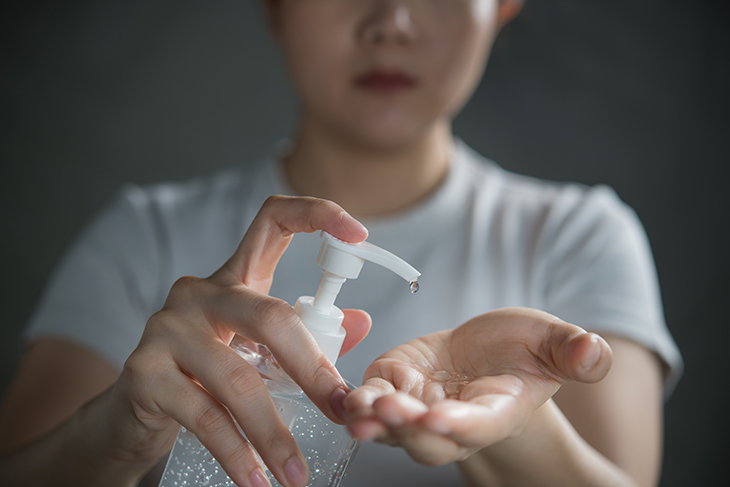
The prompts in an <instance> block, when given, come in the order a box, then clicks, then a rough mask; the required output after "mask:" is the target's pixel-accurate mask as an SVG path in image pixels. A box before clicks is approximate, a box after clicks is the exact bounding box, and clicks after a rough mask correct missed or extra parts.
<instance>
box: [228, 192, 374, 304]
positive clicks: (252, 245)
mask: <svg viewBox="0 0 730 487" xmlns="http://www.w3.org/2000/svg"><path fill="white" fill-rule="evenodd" d="M317 230H324V231H325V232H327V233H330V234H331V235H333V236H335V237H337V238H339V239H340V240H344V241H346V242H361V241H363V240H365V239H366V238H367V236H368V232H367V229H366V228H365V227H364V226H363V225H362V224H361V223H360V222H358V221H357V220H355V219H354V218H352V217H351V216H350V215H349V214H348V213H347V212H346V211H345V210H343V209H342V207H340V206H339V205H337V204H335V203H333V202H331V201H327V200H322V199H317V198H305V197H290V196H272V197H269V198H268V199H267V200H266V202H265V203H264V204H263V206H262V207H261V209H260V210H259V213H258V214H257V215H256V217H255V218H254V220H253V222H252V223H251V226H250V227H249V228H248V230H247V232H246V235H245V236H244V237H243V240H242V241H241V244H240V245H239V247H238V249H237V250H236V252H235V253H234V254H233V256H232V257H231V258H230V259H229V260H228V262H226V264H225V265H224V266H223V268H222V269H221V271H219V273H230V274H231V275H232V276H234V277H235V278H236V279H238V280H239V281H240V282H242V283H244V284H245V285H247V286H249V287H251V288H252V289H255V290H257V291H259V292H263V293H268V290H269V287H270V286H271V279H272V277H273V274H274V269H275V267H276V264H277V263H278V262H279V259H280V258H281V255H282V254H283V253H284V251H285V250H286V248H287V246H288V245H289V242H290V241H291V236H292V235H293V234H294V233H297V232H307V233H310V232H315V231H317Z"/></svg>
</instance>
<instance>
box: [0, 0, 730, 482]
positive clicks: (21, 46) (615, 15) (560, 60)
mask: <svg viewBox="0 0 730 487" xmlns="http://www.w3.org/2000/svg"><path fill="white" fill-rule="evenodd" d="M19 4H20V5H19V6H16V7H15V10H14V11H13V12H9V11H6V12H5V13H4V14H3V15H2V17H3V19H2V23H3V24H4V25H3V27H2V30H1V31H0V36H2V40H3V42H2V46H3V47H2V52H1V54H0V161H1V164H2V166H0V167H2V173H0V176H1V178H0V228H1V229H2V247H1V250H2V258H1V259H0V262H2V268H1V270H2V303H3V316H2V326H0V343H1V348H0V371H1V372H0V393H3V392H4V391H5V390H6V388H7V385H8V382H9V380H10V377H11V375H12V372H13V370H14V368H15V366H16V364H17V359H18V357H19V351H18V347H17V341H16V340H17V336H18V333H19V331H20V328H21V327H22V326H23V324H24V323H25V321H26V320H27V318H28V316H29V314H30V312H31V310H32V309H33V306H34V304H35V302H36V300H37V299H38V296H39V294H40V292H41V290H42V287H43V283H44V281H45V280H46V278H47V277H48V274H49V273H50V271H51V269H52V268H53V265H54V263H55V262H56V261H57V260H58V259H59V257H60V255H61V253H62V252H63V250H64V249H65V248H66V246H67V245H68V244H69V243H70V241H71V239H72V238H73V236H74V235H75V234H76V233H77V232H78V231H79V229H80V227H81V226H82V225H83V223H84V222H85V221H86V220H87V219H88V218H89V217H90V215H91V214H92V213H93V212H94V211H95V210H97V209H98V208H99V207H100V206H101V205H103V204H104V203H105V202H106V201H108V200H109V199H110V198H111V196H112V195H113V194H114V193H115V192H116V191H117V189H118V188H119V187H120V185H121V184H123V183H124V182H126V181H135V182H138V183H145V182H151V181H157V180H162V179H183V178H187V177H190V176H193V175H198V174H203V173H206V172H209V171H211V170H213V169H215V168H218V167H222V166H226V165H231V164H245V163H247V162H248V161H251V160H253V159H255V158H256V157H258V156H261V155H262V154H266V153H267V152H269V151H270V150H271V148H272V145H273V144H274V143H275V141H276V140H278V139H279V138H280V137H281V136H283V135H287V134H288V133H289V130H290V128H291V127H292V125H293V120H294V117H295V114H296V105H295V100H294V97H293V96H292V94H291V92H290V89H289V86H288V82H287V81H286V76H285V73H284V70H283V67H282V65H281V62H280V60H279V57H278V54H277V51H276V49H275V47H274V46H273V45H272V44H271V43H270V42H269V40H268V38H267V34H266V30H265V27H264V24H263V21H262V17H261V14H260V11H259V8H258V6H257V5H256V2H255V1H254V0H238V1H233V0H215V1H205V2H204V1H192V0H175V1H172V0H157V1H140V0H136V1H132V0H125V1H121V0H107V1H101V0H100V1H96V2H91V1H77V2H51V1H28V2H19ZM728 5H729V3H728V2H727V1H725V0H717V1H710V0H703V1H700V0H691V1H687V0H684V1H669V0H667V1H659V0H562V1H560V0H532V1H531V2H530V3H529V4H528V6H527V7H526V9H525V11H524V12H523V13H522V14H521V16H520V17H519V18H518V20H517V21H515V22H514V23H513V24H512V25H510V26H508V28H507V29H506V30H505V31H504V32H503V33H502V35H501V36H500V39H499V41H498V44H497V46H496V48H495V52H494V54H493V56H492V59H491V61H490V64H489V67H488V69H487V73H486V75H485V79H484V81H483V82H482V84H481V85H480V87H479V89H478V91H477V93H476V95H475V96H474V99H473V100H472V102H471V104H470V105H469V106H468V107H467V108H466V109H465V110H464V112H463V113H462V114H461V115H460V116H459V118H458V119H457V121H456V124H455V127H456V131H457V133H458V134H459V135H460V136H462V137H463V138H464V139H465V140H466V141H467V142H468V143H469V144H471V145H472V146H473V147H474V148H476V149H477V150H479V151H481V152H482V153H483V154H485V155H487V156H490V157H492V158H493V159H495V160H496V161H497V162H499V163H500V164H501V165H502V166H503V167H505V168H507V169H510V170H513V171H517V172H522V173H527V174H531V175H535V176H539V177H544V178H548V179H555V180H573V181H581V182H584V183H589V184H594V183H599V182H601V183H607V184H610V185H611V186H613V187H614V188H615V189H616V190H617V191H618V193H619V195H620V196H621V197H622V198H623V199H624V200H625V201H626V202H627V203H629V204H630V205H631V206H633V207H634V208H635V209H636V210H637V212H638V214H639V216H640V218H641V220H642V221H643V223H644V225H645V227H646V230H647V232H648V235H649V238H650V241H651V244H652V247H653V250H654V253H655V257H656V262H657V267H658V272H659V277H660V280H661V286H662V291H663V297H664V304H665V311H666V316H667V320H668V323H669V327H670V329H671V331H672V333H673V334H674V337H675V338H676V340H677V342H678V343H679V346H680V348H681V350H682V352H683V354H684V358H685V360H686V367H687V370H686V373H685V375H684V377H683V379H682V381H681V382H680V384H679V386H678V388H677V389H676V391H675V393H674V395H673V396H672V398H671V399H670V400H669V402H668V403H667V407H666V452H665V464H664V471H663V481H662V485H663V486H665V487H669V486H687V485H717V484H718V483H719V482H720V479H723V478H726V476H725V475H724V469H723V463H726V462H727V460H728V459H729V457H730V455H728V453H729V451H728V450H729V449H728V447H727V446H726V443H725V441H724V440H725V437H726V436H727V433H730V430H729V428H728V424H729V422H728V419H727V413H726V402H725V399H726V398H727V392H726V391H725V389H726V388H727V385H728V380H727V375H726V374H727V372H728V367H727V366H726V358H727V356H728V352H727V349H728V339H729V338H730V336H729V335H730V334H729V333H728V318H727V315H726V313H725V306H724V305H723V303H724V302H725V301H724V300H725V299H727V296H728V295H729V294H730V284H728V282H729V281H730V259H729V257H728V252H727V250H728V247H729V246H728V224H729V223H730V218H729V213H728V210H729V209H730V205H729V203H730V201H729V197H728V191H727V190H726V178H727V176H728V170H727V166H728V162H730V149H729V148H728V140H729V139H730V137H728V136H729V135H730V95H728V89H729V88H730V22H729V19H730V16H728Z"/></svg>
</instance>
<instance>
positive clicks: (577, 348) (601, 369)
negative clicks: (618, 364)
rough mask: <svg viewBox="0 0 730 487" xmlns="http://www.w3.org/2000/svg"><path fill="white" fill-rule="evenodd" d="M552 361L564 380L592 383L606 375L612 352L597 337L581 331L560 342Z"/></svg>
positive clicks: (604, 341) (610, 363)
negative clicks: (564, 377)
mask: <svg viewBox="0 0 730 487" xmlns="http://www.w3.org/2000/svg"><path fill="white" fill-rule="evenodd" d="M553 360H554V363H555V365H556V366H557V367H558V369H559V370H560V371H561V372H562V374H563V375H564V376H566V378H568V379H572V380H575V381H577V382H587V383H594V382H598V381H600V380H601V379H603V378H604V377H605V376H606V374H608V371H609V369H610V368H611V365H612V364H613V352H612V351H611V347H610V346H609V345H608V343H607V342H606V340H604V339H603V338H601V337H600V336H599V335H597V334H595V333H587V332H584V331H583V332H581V333H578V334H573V335H570V336H568V337H566V338H565V339H564V340H562V342H561V343H560V344H559V345H558V347H557V349H555V350H554V352H553Z"/></svg>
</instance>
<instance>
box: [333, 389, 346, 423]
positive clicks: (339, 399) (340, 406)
mask: <svg viewBox="0 0 730 487" xmlns="http://www.w3.org/2000/svg"><path fill="white" fill-rule="evenodd" d="M345 396H347V392H346V391H345V390H344V389H337V390H335V392H333V393H332V396H330V407H331V408H332V411H334V412H335V414H336V415H337V417H338V418H340V419H341V420H342V421H343V422H344V421H345V416H347V409H345Z"/></svg>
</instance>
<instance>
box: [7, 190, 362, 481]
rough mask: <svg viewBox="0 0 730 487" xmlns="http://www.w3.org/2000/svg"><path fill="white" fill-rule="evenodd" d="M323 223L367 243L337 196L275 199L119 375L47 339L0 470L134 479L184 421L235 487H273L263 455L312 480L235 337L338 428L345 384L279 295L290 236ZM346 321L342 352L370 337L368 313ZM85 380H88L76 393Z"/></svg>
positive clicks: (21, 477)
mask: <svg viewBox="0 0 730 487" xmlns="http://www.w3.org/2000/svg"><path fill="white" fill-rule="evenodd" d="M319 229H323V230H326V231H328V232H329V233H331V234H333V235H335V236H337V237H338V238H341V239H343V240H346V241H351V242H357V241H360V240H363V239H364V238H365V236H366V235H367V231H366V230H365V228H364V227H362V225H360V224H359V223H357V222H356V221H354V220H352V218H351V217H349V215H347V214H346V213H344V212H343V211H342V209H341V208H340V207H338V206H337V205H335V204H333V203H331V202H327V201H323V200H316V199H313V198H287V197H274V198H270V199H269V200H268V201H267V203H266V204H265V205H264V206H263V207H262V209H261V211H260V212H259V214H258V215H257V217H256V219H254V221H253V223H252V224H251V226H250V228H249V230H248V232H247V233H246V235H245V236H244V238H243V240H242V242H241V245H240V246H239V248H238V250H237V251H236V252H235V253H234V255H233V256H232V257H231V258H230V259H229V261H228V262H226V263H225V264H224V265H223V266H222V267H221V268H220V269H219V270H218V271H216V272H215V273H214V274H213V275H212V276H210V277H209V278H207V279H198V278H193V277H185V278H182V279H180V280H178V281H177V282H176V283H175V285H174V286H173V288H172V289H171V290H170V293H169V295H168V297H167V300H166V302H165V305H164V307H163V309H162V310H161V311H159V312H158V313H156V314H155V315H153V316H152V317H151V318H150V319H149V320H148V322H147V326H146V327H145V331H144V333H143V336H142V338H141V340H140V342H139V345H138V347H137V349H136V350H135V351H134V352H133V353H132V355H131V356H130V357H129V359H128V360H127V361H126V363H125V365H124V368H123V370H122V371H121V373H120V375H119V377H118V378H117V379H116V381H115V380H114V378H115V377H114V376H115V375H116V374H115V371H113V370H110V369H109V367H108V366H107V367H106V370H105V366H104V364H101V365H102V366H101V367H100V368H99V370H96V371H93V370H88V369H89V368H93V367H95V366H98V365H99V362H100V361H101V359H98V358H96V357H93V356H91V357H90V356H86V357H83V354H82V355H81V356H80V357H81V358H80V360H79V361H75V360H74V357H73V355H74V354H75V353H76V352H78V348H77V347H73V346H69V345H68V344H65V345H59V344H58V343H57V344H56V345H54V346H55V347H56V349H55V351H53V350H50V351H51V352H53V354H55V355H53V359H50V357H48V356H46V355H45V352H49V348H48V347H49V345H48V344H46V345H43V344H42V343H39V344H37V345H35V346H33V347H32V348H31V349H30V351H29V355H28V357H27V359H26V360H25V361H24V365H23V367H22V368H21V373H20V375H19V378H18V380H17V381H16V385H15V386H14V388H13V391H12V392H11V394H10V396H9V398H8V399H7V401H6V406H5V407H4V408H3V409H4V411H5V412H4V414H3V415H2V417H1V418H0V431H2V432H3V433H5V432H8V434H9V435H10V436H11V437H12V438H13V441H12V447H11V448H10V449H9V450H7V451H4V452H2V458H0V476H2V478H3V479H4V480H6V481H8V482H9V483H13V484H17V485H23V483H25V484H29V485H54V484H58V485H108V486H114V485H120V486H121V485H132V484H133V483H134V482H136V481H137V480H138V479H139V478H140V477H141V476H142V475H143V474H144V472H146V471H147V470H148V469H149V468H150V467H151V466H152V465H154V464H155V462H156V461H157V460H158V459H159V458H160V457H162V456H163V455H165V454H166V453H167V452H168V451H169V449H170V447H171V445H172V442H173V441H174V438H175V435H176V433H177V430H178V428H179V425H183V426H185V427H186V428H188V429H189V430H191V431H193V432H194V433H195V434H196V435H197V436H198V438H199V439H200V440H201V442H202V443H203V444H204V445H205V446H206V447H207V448H208V449H209V450H210V451H211V453H213V455H215V457H216V459H218V461H219V462H220V464H221V466H222V467H223V468H224V469H225V470H226V472H227V473H228V474H229V475H230V477H231V478H232V479H233V480H234V481H235V482H236V483H237V485H242V486H248V485H251V484H252V483H255V481H256V480H259V481H261V482H266V478H265V476H264V474H263V469H262V466H261V464H260V462H259V460H258V458H257V453H258V454H259V455H260V456H261V458H262V459H263V461H264V462H266V464H267V465H268V467H269V469H270V470H271V471H272V472H273V473H274V475H275V476H276V477H277V479H278V480H279V481H280V482H281V483H282V484H283V485H285V486H287V487H294V486H297V485H304V484H305V483H306V482H307V472H306V468H307V467H306V463H305V462H303V459H302V458H301V457H302V455H301V452H299V450H298V448H297V446H296V443H295V442H294V439H293V438H292V437H291V435H290V434H288V431H287V429H286V425H284V424H283V422H282V421H281V418H280V417H279V415H278V413H277V411H276V408H275V406H274V404H273V402H272V401H271V398H270V396H269V393H268V390H267V389H266V387H265V385H264V383H263V380H262V379H261V377H260V376H259V375H258V373H257V372H256V371H255V369H253V368H252V367H251V366H249V365H248V364H247V363H246V362H245V361H243V360H242V359H241V358H240V357H239V356H238V355H237V354H236V353H235V352H234V351H233V350H232V349H231V348H230V347H228V343H229V342H230V341H231V340H232V338H233V337H234V336H235V335H236V334H238V335H241V336H244V337H247V338H250V339H252V340H255V341H257V342H259V343H264V344H265V345H267V346H268V347H269V349H270V350H271V351H272V353H273V354H274V355H275V356H276V357H277V358H278V359H279V363H280V365H281V366H282V368H283V369H284V370H285V371H287V372H288V373H289V375H290V376H291V377H292V378H293V379H294V380H295V381H297V382H298V383H299V384H300V385H301V386H302V389H304V391H305V392H306V393H307V395H308V396H309V397H310V398H312V400H313V402H315V404H317V406H318V407H319V408H320V409H321V410H322V411H324V412H325V414H327V415H328V416H329V417H330V418H331V419H333V420H336V421H337V420H339V418H338V414H337V411H338V410H339V408H340V407H341V400H342V396H343V395H344V393H345V392H346V391H347V386H346V385H345V384H344V381H343V380H342V378H341V377H340V376H339V374H338V373H337V371H336V369H335V368H334V366H332V364H331V363H330V362H329V361H328V360H327V359H326V357H324V356H323V355H322V354H321V351H319V349H318V347H317V346H316V343H315V342H314V340H313V339H312V337H311V335H310V334H309V332H307V331H306V329H305V328H304V327H303V326H302V325H301V322H300V321H299V319H298V317H297V316H296V314H295V313H294V310H293V309H292V308H291V306H289V305H287V304H286V303H285V302H283V301H281V300H279V299H276V298H273V297H270V296H268V290H269V286H270V285H271V280H272V278H273V272H274V268H275V267H276V264H277V262H278V260H279V258H280V257H281V255H282V253H283V252H284V251H285V249H286V247H287V245H288V242H289V240H290V238H291V236H292V235H293V233H295V232H298V231H307V232H312V231H316V230H319ZM343 326H345V327H346V328H347V329H348V331H349V332H350V333H349V334H348V337H347V340H346V341H345V343H344V344H343V350H342V353H344V352H346V351H347V350H348V349H349V348H352V346H354V345H355V344H356V343H357V341H359V340H360V339H362V338H363V337H364V336H365V334H367V331H368V329H369V317H368V316H367V315H366V314H365V313H363V312H360V311H356V310H346V312H345V321H344V322H343ZM64 346H65V347H70V348H66V349H65V351H64ZM59 347H60V353H56V352H59ZM54 368H55V369H56V370H53V369H54ZM56 379H58V380H59V382H60V384H57V383H56V382H55V380H56ZM79 380H83V381H86V380H89V382H86V383H85V385H82V386H81V387H79V388H78V389H76V388H75V387H74V384H76V383H77V382H78V381H79ZM110 383H111V385H110V386H109V384H110ZM51 386H52V387H51ZM56 386H59V387H56ZM107 386H109V387H108V388H106V390H104V392H102V393H101V394H100V395H98V396H96V397H95V398H94V399H92V400H91V401H89V402H87V403H86V404H85V405H83V406H81V407H80V409H77V408H78V407H79V405H80V404H83V403H84V402H85V401H86V400H87V399H88V398H89V397H92V396H94V395H95V394H97V393H98V392H99V391H100V390H103V389H104V387H107ZM44 387H49V389H48V391H44V390H42V389H43V388H44ZM69 414H70V416H69ZM66 417H67V419H66ZM234 418H235V419H236V420H237V421H238V423H239V424H240V426H241V427H242V429H243V430H244V432H245V433H246V437H247V438H248V439H250V441H251V443H249V442H248V441H246V439H245V438H244V437H243V436H242V435H240V434H239V432H238V430H237V428H236V425H235V423H234V421H233V419H234ZM36 423H37V424H36ZM59 423H60V425H59ZM56 425H59V426H58V427H56V428H55V429H53V428H54V426H56ZM23 445H25V446H23ZM254 448H255V451H254ZM297 462H299V465H296V463H297ZM292 465H293V466H294V468H293V469H292V468H291V467H292ZM259 485H260V484H259Z"/></svg>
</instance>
